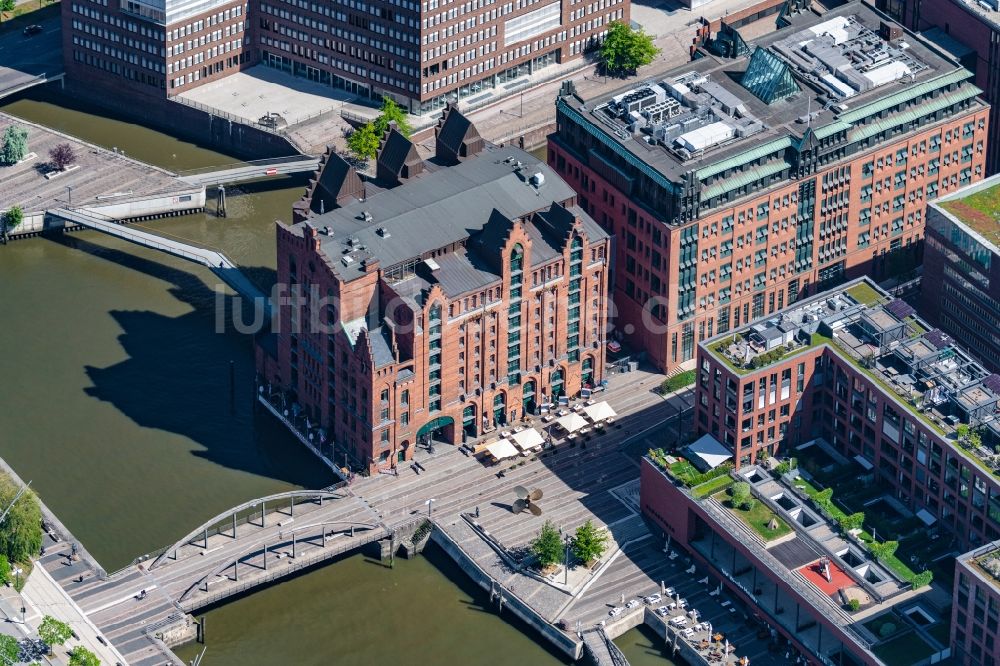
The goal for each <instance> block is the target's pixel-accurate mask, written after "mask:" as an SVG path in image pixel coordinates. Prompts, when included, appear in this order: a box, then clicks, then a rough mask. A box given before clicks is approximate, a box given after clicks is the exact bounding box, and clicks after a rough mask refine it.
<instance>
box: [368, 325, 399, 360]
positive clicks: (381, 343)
mask: <svg viewBox="0 0 1000 666" xmlns="http://www.w3.org/2000/svg"><path fill="white" fill-rule="evenodd" d="M368 339H369V341H370V342H371V346H372V358H373V360H374V362H375V367H376V368H381V367H384V366H386V365H390V364H392V363H393V362H395V360H396V359H395V357H393V355H392V339H391V338H390V336H389V331H388V330H387V329H386V327H385V326H379V327H378V328H376V329H375V330H374V331H369V332H368Z"/></svg>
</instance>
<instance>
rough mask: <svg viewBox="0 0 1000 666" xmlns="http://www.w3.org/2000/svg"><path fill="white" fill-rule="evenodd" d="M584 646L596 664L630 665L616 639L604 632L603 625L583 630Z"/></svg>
mask: <svg viewBox="0 0 1000 666" xmlns="http://www.w3.org/2000/svg"><path fill="white" fill-rule="evenodd" d="M581 638H583V647H584V650H585V651H586V653H587V655H588V656H589V657H590V661H591V663H592V664H593V665H594V666H629V663H628V660H627V659H626V658H625V655H624V654H622V652H621V650H619V649H618V646H617V645H615V643H614V641H612V640H611V639H610V638H608V635H607V634H606V633H604V628H603V627H598V628H597V629H588V630H586V631H583V632H581Z"/></svg>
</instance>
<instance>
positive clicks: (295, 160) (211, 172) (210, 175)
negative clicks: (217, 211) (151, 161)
mask: <svg viewBox="0 0 1000 666" xmlns="http://www.w3.org/2000/svg"><path fill="white" fill-rule="evenodd" d="M318 168H319V158H318V157H309V156H308V155H292V156H290V157H275V158H271V159H264V160H253V161H251V162H237V163H235V164H227V165H225V166H215V167H207V168H204V169H193V170H190V171H181V172H178V174H177V176H178V177H179V178H180V179H181V180H183V181H184V182H186V183H190V184H191V185H202V186H206V185H229V184H235V183H243V182H246V181H248V180H256V179H258V178H270V177H273V176H281V175H287V174H293V173H303V172H307V173H312V172H313V171H315V170H316V169H318Z"/></svg>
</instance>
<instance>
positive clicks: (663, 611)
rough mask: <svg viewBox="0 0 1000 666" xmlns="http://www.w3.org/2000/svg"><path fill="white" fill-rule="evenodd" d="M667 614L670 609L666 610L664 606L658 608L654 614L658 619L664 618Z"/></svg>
mask: <svg viewBox="0 0 1000 666" xmlns="http://www.w3.org/2000/svg"><path fill="white" fill-rule="evenodd" d="M669 612H670V609H669V608H667V607H666V606H660V607H659V608H657V609H656V614H657V615H659V616H660V617H666V616H667V613H669Z"/></svg>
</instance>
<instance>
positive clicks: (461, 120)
mask: <svg viewBox="0 0 1000 666" xmlns="http://www.w3.org/2000/svg"><path fill="white" fill-rule="evenodd" d="M483 145H484V141H483V138H482V136H480V134H479V130H478V129H476V126H475V125H473V124H472V122H471V121H469V119H468V118H466V117H465V116H464V115H462V114H461V113H460V112H459V111H458V108H457V107H454V106H451V105H450V104H449V105H448V107H447V108H446V109H445V111H444V114H443V116H442V120H441V123H440V125H439V126H438V130H437V136H436V137H435V146H434V153H435V156H436V157H438V158H439V159H441V160H442V161H443V162H445V163H446V164H454V163H455V162H458V161H459V159H460V158H462V157H467V156H469V155H474V154H476V153H478V152H479V151H480V150H482V149H483Z"/></svg>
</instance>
